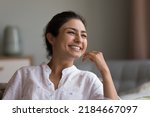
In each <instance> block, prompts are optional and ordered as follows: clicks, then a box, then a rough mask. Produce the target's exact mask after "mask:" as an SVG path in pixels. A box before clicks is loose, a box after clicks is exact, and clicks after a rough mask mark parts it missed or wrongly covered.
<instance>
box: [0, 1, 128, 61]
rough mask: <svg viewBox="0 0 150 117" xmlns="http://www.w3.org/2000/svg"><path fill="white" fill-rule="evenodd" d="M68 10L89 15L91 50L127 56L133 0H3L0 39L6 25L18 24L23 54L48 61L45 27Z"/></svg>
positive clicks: (124, 57)
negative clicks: (56, 16)
mask: <svg viewBox="0 0 150 117" xmlns="http://www.w3.org/2000/svg"><path fill="white" fill-rule="evenodd" d="M64 10H74V11H76V12H78V13H80V14H82V15H83V16H84V17H85V18H86V20H87V22H88V35H89V39H88V41H89V47H88V50H92V49H96V50H102V51H103V52H104V55H105V57H106V59H126V58H127V51H128V49H127V46H128V35H129V34H128V27H129V26H128V24H129V0H0V40H1V41H2V39H3V30H4V28H5V26H6V25H14V26H18V27H19V28H20V34H21V40H22V47H23V54H24V55H32V56H33V60H34V64H40V63H41V62H43V61H46V51H45V46H44V42H43V38H42V34H43V28H44V27H45V25H46V23H47V22H48V21H49V20H50V19H51V17H52V16H53V15H54V14H56V13H58V12H61V11H64ZM0 52H1V53H2V45H0Z"/></svg>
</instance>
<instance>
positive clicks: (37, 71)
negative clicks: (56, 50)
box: [3, 64, 104, 100]
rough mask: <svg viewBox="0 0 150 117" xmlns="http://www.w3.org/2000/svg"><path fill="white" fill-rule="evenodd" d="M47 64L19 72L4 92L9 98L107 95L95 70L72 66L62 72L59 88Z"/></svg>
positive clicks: (62, 97) (88, 98)
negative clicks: (52, 78) (55, 85)
mask: <svg viewBox="0 0 150 117" xmlns="http://www.w3.org/2000/svg"><path fill="white" fill-rule="evenodd" d="M50 74H51V69H50V68H49V66H48V65H47V64H41V65H39V66H29V67H22V68H20V69H19V70H17V71H16V73H15V74H14V75H13V77H12V78H11V80H10V81H9V83H8V87H7V88H6V91H5V93H4V96H3V99H5V100H94V99H104V98H103V84H102V83H101V81H100V80H99V78H98V77H97V76H96V75H95V74H94V73H92V72H89V71H83V70H79V69H77V68H76V66H74V65H73V66H71V67H68V68H65V69H64V70H63V71H62V78H61V80H60V82H59V85H58V88H57V89H56V90H55V88H54V84H53V83H52V82H51V81H50V80H49V75H50Z"/></svg>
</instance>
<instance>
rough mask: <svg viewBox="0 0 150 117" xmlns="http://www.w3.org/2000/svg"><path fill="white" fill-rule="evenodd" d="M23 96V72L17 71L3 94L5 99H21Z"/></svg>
mask: <svg viewBox="0 0 150 117" xmlns="http://www.w3.org/2000/svg"><path fill="white" fill-rule="evenodd" d="M21 96H22V79H21V73H20V72H19V71H16V72H15V73H14V75H13V76H12V78H11V79H10V81H9V82H8V85H7V88H6V90H5V92H4V95H3V98H2V99H3V100H19V99H21Z"/></svg>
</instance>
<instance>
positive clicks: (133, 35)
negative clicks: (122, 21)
mask: <svg viewBox="0 0 150 117" xmlns="http://www.w3.org/2000/svg"><path fill="white" fill-rule="evenodd" d="M130 26H131V28H130V29H131V30H130V58H132V59H149V58H150V0H132V3H131V25H130Z"/></svg>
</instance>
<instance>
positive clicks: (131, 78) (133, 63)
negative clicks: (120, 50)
mask: <svg viewBox="0 0 150 117" xmlns="http://www.w3.org/2000/svg"><path fill="white" fill-rule="evenodd" d="M107 64H108V66H109V69H110V72H111V75H112V78H113V81H114V84H115V87H116V89H117V92H118V94H119V96H120V97H121V98H122V99H143V97H146V99H147V98H150V97H149V96H150V60H108V61H107ZM77 65H78V67H79V68H81V69H84V70H89V71H92V72H94V73H96V74H97V75H98V76H99V77H101V74H100V73H99V71H98V70H97V69H96V67H95V66H94V65H93V64H92V63H90V62H89V61H87V62H85V63H80V64H77Z"/></svg>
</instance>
